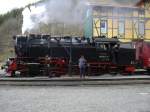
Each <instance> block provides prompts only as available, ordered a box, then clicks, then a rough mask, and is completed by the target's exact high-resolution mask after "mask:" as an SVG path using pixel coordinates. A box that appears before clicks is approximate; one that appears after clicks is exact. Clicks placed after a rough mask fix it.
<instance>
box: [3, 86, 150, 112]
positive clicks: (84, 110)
mask: <svg viewBox="0 0 150 112" xmlns="http://www.w3.org/2000/svg"><path fill="white" fill-rule="evenodd" d="M149 105H150V85H132V86H131V85H118V86H117V85H113V86H112V85H109V86H106V85H105V86H76V87H72V86H61V87H59V86H56V87H52V86H51V87H50V86H46V87H43V86H30V87H29V86H0V109H1V110H2V111H3V112H150V106H149Z"/></svg>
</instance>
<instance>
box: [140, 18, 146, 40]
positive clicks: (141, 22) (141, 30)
mask: <svg viewBox="0 0 150 112" xmlns="http://www.w3.org/2000/svg"><path fill="white" fill-rule="evenodd" d="M144 29H145V26H144V21H139V35H140V37H144V34H145V31H144Z"/></svg>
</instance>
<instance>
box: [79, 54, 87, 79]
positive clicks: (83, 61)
mask: <svg viewBox="0 0 150 112" xmlns="http://www.w3.org/2000/svg"><path fill="white" fill-rule="evenodd" d="M86 63H87V61H86V59H85V58H84V56H83V55H82V56H81V57H80V59H79V69H80V78H84V77H85V70H86Z"/></svg>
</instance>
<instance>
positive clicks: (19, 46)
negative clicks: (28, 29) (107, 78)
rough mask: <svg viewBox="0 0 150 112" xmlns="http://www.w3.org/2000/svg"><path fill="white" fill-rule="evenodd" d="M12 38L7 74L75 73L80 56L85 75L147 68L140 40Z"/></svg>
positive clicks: (147, 59)
mask: <svg viewBox="0 0 150 112" xmlns="http://www.w3.org/2000/svg"><path fill="white" fill-rule="evenodd" d="M13 39H14V41H15V54H16V57H15V58H10V62H9V66H8V69H7V72H8V73H9V74H10V76H16V75H19V76H50V77H51V76H61V75H66V74H68V75H77V74H79V70H78V59H79V58H80V56H81V55H84V57H85V58H86V60H87V68H86V71H87V75H100V74H104V73H110V74H116V73H120V74H128V73H130V74H133V73H134V72H135V70H136V68H144V69H146V70H149V68H150V54H149V53H150V52H149V51H150V47H149V45H148V44H147V43H146V42H144V41H135V42H132V43H128V44H125V43H121V42H119V40H118V39H117V38H106V37H99V38H91V39H86V38H81V37H69V36H66V37H52V36H50V35H36V34H30V35H16V36H14V37H13ZM145 49H146V50H145Z"/></svg>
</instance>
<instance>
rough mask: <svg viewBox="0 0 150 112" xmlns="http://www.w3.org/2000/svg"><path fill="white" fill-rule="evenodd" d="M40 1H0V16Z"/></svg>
mask: <svg viewBox="0 0 150 112" xmlns="http://www.w3.org/2000/svg"><path fill="white" fill-rule="evenodd" d="M37 1H40V0H0V14H5V13H7V12H8V11H11V10H12V9H14V8H20V7H23V6H26V5H28V4H30V3H34V2H37Z"/></svg>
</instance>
